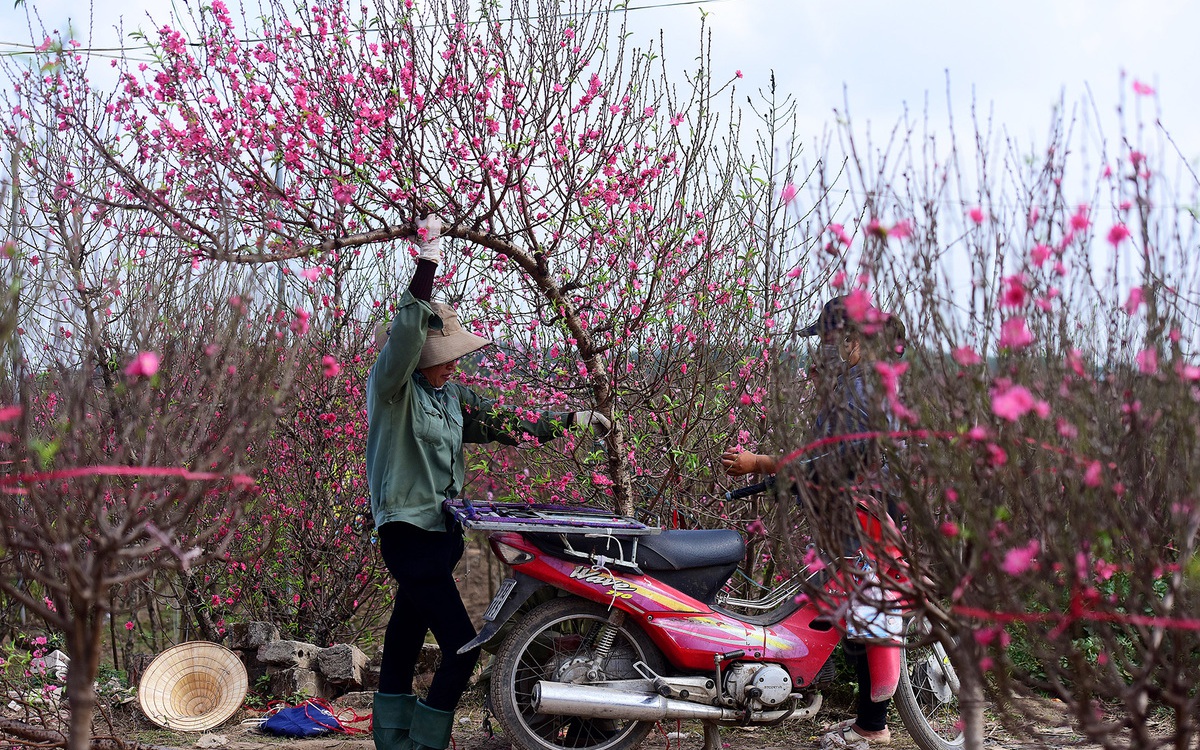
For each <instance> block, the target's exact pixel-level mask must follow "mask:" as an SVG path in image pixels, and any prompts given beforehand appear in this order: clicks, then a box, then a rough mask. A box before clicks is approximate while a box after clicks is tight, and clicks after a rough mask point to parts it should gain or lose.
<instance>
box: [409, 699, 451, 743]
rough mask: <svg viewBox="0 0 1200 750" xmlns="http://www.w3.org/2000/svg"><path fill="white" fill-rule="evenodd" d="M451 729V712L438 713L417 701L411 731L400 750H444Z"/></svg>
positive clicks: (448, 740)
mask: <svg viewBox="0 0 1200 750" xmlns="http://www.w3.org/2000/svg"><path fill="white" fill-rule="evenodd" d="M453 728H454V713H453V712H451V711H439V710H437V709H436V708H430V707H429V706H426V705H425V704H424V703H422V702H421V701H417V707H416V709H414V710H413V716H412V729H410V730H409V733H408V741H407V742H405V743H404V744H403V745H401V750H446V748H447V747H448V746H449V745H450V730H451V729H453Z"/></svg>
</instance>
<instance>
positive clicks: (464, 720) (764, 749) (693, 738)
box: [115, 539, 1084, 750]
mask: <svg viewBox="0 0 1200 750" xmlns="http://www.w3.org/2000/svg"><path fill="white" fill-rule="evenodd" d="M485 544H486V543H485V542H484V541H483V539H472V540H470V543H469V544H468V546H467V549H466V553H465V555H464V556H463V560H462V561H461V562H460V563H459V565H458V567H457V569H456V570H455V576H456V578H457V579H458V584H459V591H460V593H461V594H462V596H463V600H464V603H465V604H466V605H467V609H468V611H469V612H471V613H472V616H473V619H474V620H475V621H476V627H478V626H479V625H480V623H481V621H482V614H483V612H484V610H486V609H487V605H488V603H489V602H490V601H491V597H492V594H493V593H494V592H495V590H496V587H497V585H498V583H499V581H500V580H501V579H502V578H503V570H502V566H500V565H499V564H498V563H496V562H495V560H494V559H493V558H492V556H491V555H490V553H489V552H488V551H487V549H486V546H485ZM427 680H428V676H427V675H426V676H418V679H417V688H418V690H420V689H422V688H423V687H425V681H427ZM848 696H849V693H847V694H846V695H841V694H838V693H836V692H835V693H834V694H832V695H830V694H828V693H827V694H826V696H825V707H824V708H823V709H822V711H821V713H820V714H819V715H818V716H817V717H816V718H815V719H809V720H802V721H794V722H788V723H786V724H784V725H781V726H778V727H746V728H741V727H722V729H721V742H722V746H723V748H726V749H727V750H800V749H803V750H816V749H817V748H819V747H820V738H821V734H822V733H823V732H824V730H825V729H826V728H827V727H828V726H829V725H831V724H833V723H835V722H838V721H840V720H842V719H845V718H849V717H850V716H851V715H852V708H851V706H850V702H849V699H848ZM334 709H335V711H337V710H341V711H342V713H341V714H340V717H339V718H341V719H342V720H343V722H346V723H348V726H350V728H351V731H352V732H354V731H355V730H357V731H359V732H361V733H351V734H339V735H327V736H324V737H320V738H314V739H305V740H299V739H284V738H278V737H272V736H270V735H265V734H263V733H261V732H259V731H257V729H256V728H255V727H254V726H253V725H252V724H250V723H243V722H245V721H247V720H252V719H253V717H254V716H255V714H253V713H250V712H247V711H243V712H239V714H238V715H237V716H235V718H234V719H232V720H230V721H229V722H228V723H226V724H225V725H224V726H222V727H218V728H217V729H214V730H212V731H211V732H209V733H207V734H204V735H197V734H183V733H175V732H168V731H165V730H162V729H159V728H157V727H155V726H154V725H153V724H151V723H150V722H149V720H147V719H146V718H145V717H144V716H142V715H141V714H140V712H138V711H137V710H136V709H135V708H132V707H130V708H129V709H128V710H127V712H125V713H124V715H122V716H120V717H118V718H119V721H117V723H116V727H115V730H116V731H117V732H118V733H119V734H121V735H123V739H136V740H137V741H138V742H139V743H143V744H146V745H157V746H162V747H171V748H180V749H181V750H182V749H183V748H205V749H217V750H285V749H286V750H374V743H373V742H372V741H371V735H370V733H369V727H370V723H369V714H370V709H369V708H362V707H358V708H353V707H350V706H345V705H342V704H340V703H335V704H334ZM355 716H359V717H361V718H362V720H361V721H358V722H350V721H349V720H350V719H352V718H354V717H355ZM489 724H490V729H491V732H489V726H488V725H489ZM889 724H890V726H891V727H892V732H893V735H892V737H893V742H892V744H891V745H890V746H889V750H891V749H892V748H894V749H895V750H914V749H915V745H914V744H913V743H912V740H911V738H909V736H908V734H907V733H906V732H905V731H904V729H903V726H902V724H901V723H900V719H899V717H898V716H895V715H894V712H893V716H892V717H891V719H890V721H889ZM1066 724H1067V722H1066V719H1065V717H1059V716H1055V715H1054V711H1053V709H1052V710H1051V711H1050V713H1049V714H1048V715H1047V717H1046V721H1045V722H1044V723H1043V726H1042V727H1041V729H1040V734H1041V743H1040V744H1039V743H1038V741H1037V740H1036V739H1035V738H1034V737H1033V736H1028V737H1019V738H1018V737H1013V736H1012V735H1008V734H1006V733H1004V732H1003V731H1001V729H1000V727H999V725H998V723H994V724H993V725H991V726H989V727H988V728H987V732H986V745H987V747H988V748H989V750H1017V749H1018V748H1031V747H1034V746H1051V747H1063V748H1065V747H1078V746H1081V745H1083V744H1084V741H1083V739H1082V738H1081V737H1080V736H1079V735H1077V734H1076V733H1074V732H1073V731H1071V730H1070V729H1069V728H1068V727H1067V726H1066ZM703 744H704V738H703V728H702V726H701V724H700V723H699V722H683V723H681V724H672V725H670V726H667V725H660V726H659V727H658V728H657V729H656V731H655V732H653V733H651V734H650V735H649V736H648V737H647V738H646V740H645V741H644V742H643V744H642V748H643V749H644V750H658V749H659V748H661V749H662V750H700V749H701V748H702V747H703ZM452 747H453V748H455V750H509V748H510V747H512V746H511V745H510V743H509V742H507V741H506V740H505V738H504V736H503V735H502V733H501V729H500V726H499V724H498V722H496V720H495V719H490V721H489V720H487V718H486V712H485V710H484V708H483V698H482V693H481V691H480V689H479V688H478V687H473V688H472V689H471V690H469V691H468V692H467V694H466V695H464V696H463V704H462V706H461V707H460V709H459V711H458V724H457V726H456V727H455V729H454V734H453V745H452Z"/></svg>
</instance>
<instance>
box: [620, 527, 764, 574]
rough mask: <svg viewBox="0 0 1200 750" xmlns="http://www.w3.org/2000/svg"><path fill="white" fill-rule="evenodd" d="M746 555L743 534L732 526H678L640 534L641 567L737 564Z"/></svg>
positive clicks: (655, 568)
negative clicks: (687, 527) (730, 527)
mask: <svg viewBox="0 0 1200 750" xmlns="http://www.w3.org/2000/svg"><path fill="white" fill-rule="evenodd" d="M745 556H746V543H745V541H743V540H742V535H741V534H739V533H737V532H736V531H734V530H732V529H678V530H673V531H664V532H662V533H661V534H655V535H654V536H647V537H642V540H641V542H640V543H639V544H638V565H640V566H641V568H642V569H643V570H689V569H691V568H706V567H709V566H712V565H725V564H727V563H738V562H741V561H742V558H743V557H745Z"/></svg>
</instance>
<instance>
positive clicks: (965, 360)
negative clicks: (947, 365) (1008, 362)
mask: <svg viewBox="0 0 1200 750" xmlns="http://www.w3.org/2000/svg"><path fill="white" fill-rule="evenodd" d="M952 356H953V357H954V361H955V362H957V363H958V364H959V366H960V367H970V366H971V365H977V364H979V363H980V362H982V361H983V359H982V358H981V357H980V356H979V355H978V354H976V353H975V350H974V349H972V348H971V347H969V346H960V347H958V348H957V349H955V350H954V353H953V355H952Z"/></svg>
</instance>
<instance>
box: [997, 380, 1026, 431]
mask: <svg viewBox="0 0 1200 750" xmlns="http://www.w3.org/2000/svg"><path fill="white" fill-rule="evenodd" d="M1034 404H1035V401H1034V398H1033V394H1032V393H1030V392H1029V389H1027V388H1025V387H1024V386H1020V385H1010V386H1002V387H1000V388H997V389H995V390H993V391H992V413H994V414H995V415H996V416H998V417H1000V418H1001V419H1007V420H1008V421H1010V422H1016V421H1017V420H1018V419H1020V418H1021V417H1023V416H1024V415H1025V414H1027V413H1029V411H1030V410H1032V409H1033V408H1034Z"/></svg>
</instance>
